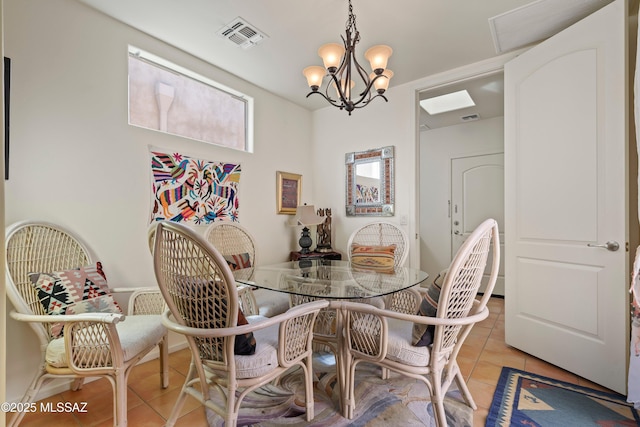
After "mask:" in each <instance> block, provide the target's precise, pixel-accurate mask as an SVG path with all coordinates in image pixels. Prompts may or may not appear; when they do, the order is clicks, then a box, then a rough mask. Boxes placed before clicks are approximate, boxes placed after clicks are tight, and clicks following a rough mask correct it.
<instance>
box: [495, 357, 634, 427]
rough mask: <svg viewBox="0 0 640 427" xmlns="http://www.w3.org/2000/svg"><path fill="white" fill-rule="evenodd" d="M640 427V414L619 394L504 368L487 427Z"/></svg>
mask: <svg viewBox="0 0 640 427" xmlns="http://www.w3.org/2000/svg"><path fill="white" fill-rule="evenodd" d="M513 425H521V426H530V427H537V426H540V427H548V426H563V427H569V426H579V427H589V426H598V427H602V426H607V427H614V426H638V425H640V414H639V413H638V411H637V410H635V409H634V408H633V404H630V403H627V401H626V397H625V396H623V395H620V394H612V393H604V392H601V391H598V390H593V389H590V388H587V387H582V386H578V385H575V384H571V383H566V382H563V381H558V380H554V379H551V378H547V377H543V376H540V375H536V374H532V373H529V372H525V371H520V370H517V369H511V368H507V367H504V368H502V373H501V374H500V380H499V382H498V387H497V388H496V392H495V394H494V396H493V402H492V404H491V409H489V415H488V416H487V423H486V427H493V426H513Z"/></svg>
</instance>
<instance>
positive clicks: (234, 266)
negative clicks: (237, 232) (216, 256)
mask: <svg viewBox="0 0 640 427" xmlns="http://www.w3.org/2000/svg"><path fill="white" fill-rule="evenodd" d="M223 257H224V260H225V261H227V264H229V268H230V269H231V271H234V270H241V269H243V268H249V267H251V258H250V256H249V254H248V253H247V252H244V253H241V254H237V255H223Z"/></svg>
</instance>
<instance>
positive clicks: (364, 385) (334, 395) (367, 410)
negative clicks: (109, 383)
mask: <svg viewBox="0 0 640 427" xmlns="http://www.w3.org/2000/svg"><path fill="white" fill-rule="evenodd" d="M331 359H332V357H331ZM314 363H317V365H314V372H315V373H316V377H317V378H316V381H314V390H313V393H314V400H315V409H314V412H315V417H314V419H313V420H312V421H311V422H307V421H306V415H305V407H304V382H303V381H304V379H303V376H302V372H301V371H300V370H295V371H293V372H290V373H287V374H285V375H284V376H283V377H282V379H281V381H280V384H279V385H278V386H277V387H276V386H273V385H268V386H265V387H262V388H260V389H259V390H257V391H256V392H253V393H250V394H249V395H248V396H247V397H245V399H244V400H243V403H242V406H241V409H240V417H239V419H238V426H260V427H272V426H318V427H324V426H336V427H340V426H363V427H376V426H385V427H388V426H390V425H392V426H396V425H402V426H403V427H411V426H416V427H423V426H429V427H432V426H433V427H435V419H434V416H433V408H432V405H431V401H430V398H429V392H428V390H427V388H426V386H425V385H424V383H422V382H419V381H416V380H413V379H410V378H405V377H401V376H399V375H395V374H391V375H392V376H391V378H390V379H389V380H382V379H380V370H379V368H376V367H374V366H371V365H361V366H360V367H359V368H358V370H357V371H356V411H355V414H354V417H353V419H352V420H347V419H346V418H344V417H342V416H341V414H340V412H339V403H338V399H339V391H338V388H337V382H336V374H335V369H332V368H333V366H332V365H331V364H325V363H323V361H322V359H319V360H316V361H314ZM454 387H455V385H454V386H452V388H454ZM445 411H446V413H447V421H448V425H449V426H451V427H467V426H471V425H472V423H473V411H472V409H471V408H470V407H468V406H467V405H466V404H465V403H464V401H463V399H462V397H461V395H460V393H459V392H458V391H457V390H451V391H450V392H449V393H448V394H447V396H446V397H445ZM207 419H208V421H209V425H210V426H211V427H221V426H224V422H223V420H222V418H221V417H220V416H218V415H217V414H215V413H214V412H213V411H211V410H209V409H207Z"/></svg>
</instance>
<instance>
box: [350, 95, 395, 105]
mask: <svg viewBox="0 0 640 427" xmlns="http://www.w3.org/2000/svg"><path fill="white" fill-rule="evenodd" d="M378 97H380V98H382V99H384V100H385V102H389V100H388V99H387V97H386V96H384V95H381V94H377V95H376V96H372V97H371V99H367V100H366V101H364V102H363V103H362V104H359V105H356V106H354V107H353V108H364V107H366V106H367V105H369V103H370V102H371V101H373V100H374V99H376V98H378Z"/></svg>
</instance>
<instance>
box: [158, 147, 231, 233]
mask: <svg viewBox="0 0 640 427" xmlns="http://www.w3.org/2000/svg"><path fill="white" fill-rule="evenodd" d="M150 155H151V178H152V193H153V194H152V197H153V201H152V206H153V208H152V213H151V222H153V221H161V220H171V221H175V222H182V223H186V224H194V225H198V224H209V223H211V222H213V221H238V206H239V200H238V186H239V183H240V171H241V167H240V165H239V164H232V163H222V162H214V161H208V160H201V159H194V158H191V157H189V156H186V155H184V154H180V153H173V154H169V153H163V152H159V151H154V150H150Z"/></svg>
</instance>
